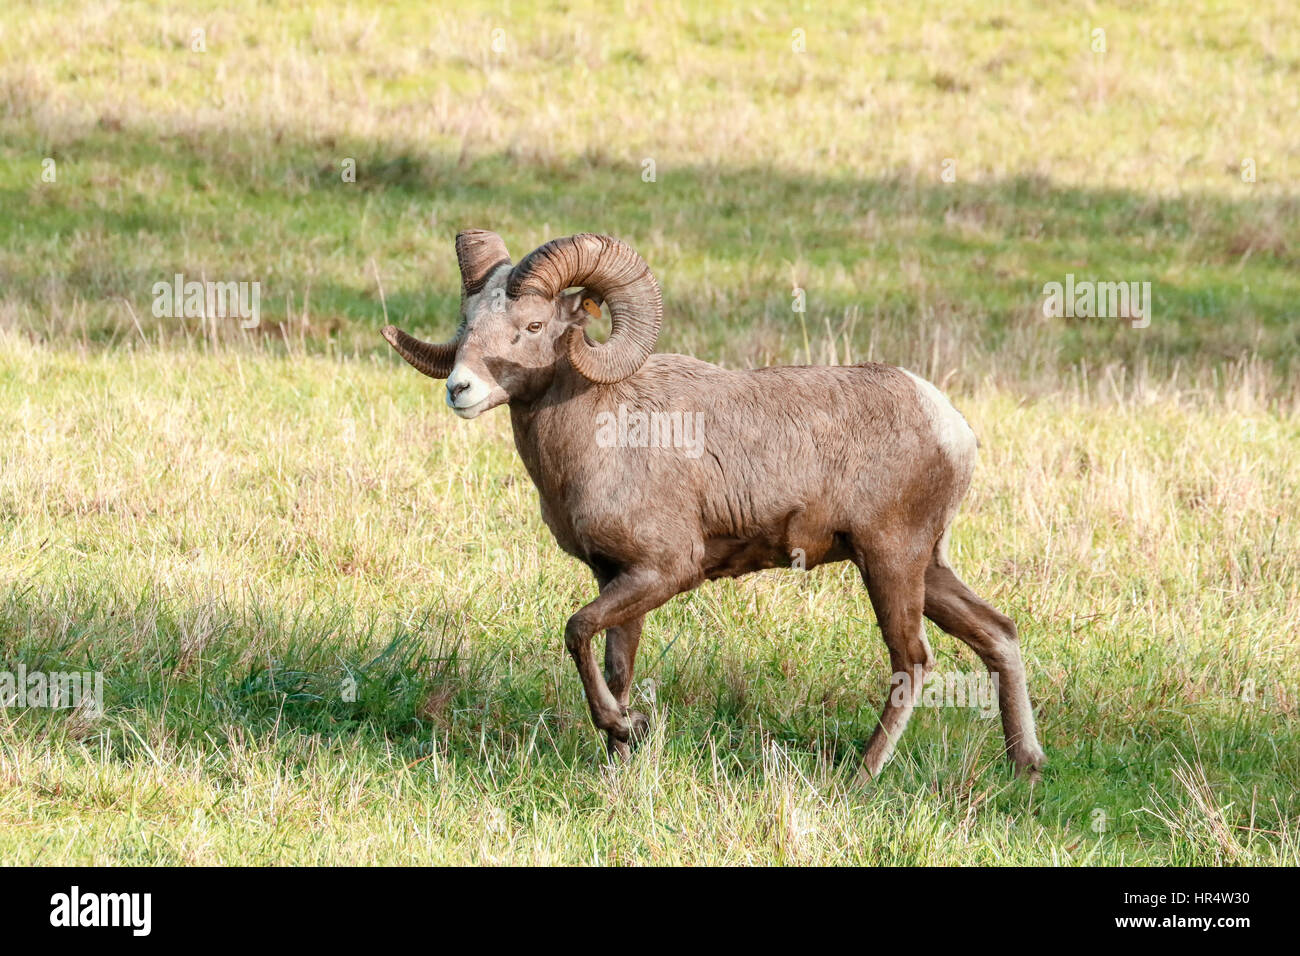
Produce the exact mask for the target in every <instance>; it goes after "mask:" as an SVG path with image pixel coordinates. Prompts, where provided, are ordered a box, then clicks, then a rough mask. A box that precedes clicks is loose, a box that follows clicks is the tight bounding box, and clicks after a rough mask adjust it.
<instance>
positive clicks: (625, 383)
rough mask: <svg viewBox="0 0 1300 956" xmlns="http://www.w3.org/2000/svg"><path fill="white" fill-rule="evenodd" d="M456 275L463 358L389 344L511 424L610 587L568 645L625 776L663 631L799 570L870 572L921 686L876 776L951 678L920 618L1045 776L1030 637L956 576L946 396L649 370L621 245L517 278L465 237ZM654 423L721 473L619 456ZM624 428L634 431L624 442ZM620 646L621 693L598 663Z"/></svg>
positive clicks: (956, 432) (577, 619)
mask: <svg viewBox="0 0 1300 956" xmlns="http://www.w3.org/2000/svg"><path fill="white" fill-rule="evenodd" d="M456 255H457V258H458V260H459V262H460V272H461V281H462V285H461V307H460V327H459V329H458V331H457V333H456V336H455V338H454V339H453V340H452V341H451V342H449V343H446V344H442V345H434V344H430V343H427V342H422V341H420V340H419V339H415V338H412V337H411V336H409V335H407V334H406V333H405V332H402V331H399V330H398V329H396V328H394V327H393V326H388V327H387V328H385V329H384V333H383V334H384V337H385V338H386V339H387V340H388V341H389V343H390V344H391V345H392V346H393V348H395V349H396V350H397V351H398V352H399V353H400V354H401V356H402V357H403V358H404V359H406V361H408V362H409V363H410V364H411V365H413V366H415V368H417V369H419V370H420V371H421V372H423V373H424V374H426V375H429V376H431V377H432V378H436V379H446V380H447V394H446V400H447V404H448V405H450V406H451V408H452V410H453V411H455V413H456V414H457V415H459V416H460V417H461V418H475V417H476V416H478V415H480V414H482V413H483V412H485V411H487V410H488V409H490V408H494V407H496V406H497V405H502V404H508V405H509V406H510V420H511V424H512V426H513V428H514V437H515V446H516V448H518V450H519V455H520V457H521V458H522V459H523V461H524V465H525V466H526V467H527V469H528V473H529V475H531V476H532V479H533V483H534V484H535V485H536V486H537V491H538V494H539V496H540V498H541V507H542V518H543V519H544V520H545V522H546V525H547V527H549V528H550V529H551V532H552V533H553V534H554V535H555V538H556V540H557V541H558V542H559V544H560V547H562V548H563V549H564V550H565V551H567V552H568V553H569V554H571V555H573V556H574V557H576V558H578V559H579V560H580V561H582V562H584V563H585V564H586V565H587V566H588V567H590V568H591V570H592V572H594V574H595V576H596V580H597V582H598V583H599V586H600V596H599V597H597V598H596V599H595V600H594V601H592V602H591V603H590V604H588V605H586V606H585V607H583V608H582V609H580V610H579V611H578V612H577V613H576V614H574V615H573V616H572V617H570V618H569V620H568V624H567V625H566V626H565V629H564V643H565V646H566V648H567V649H568V651H569V653H570V654H571V655H572V657H573V660H574V662H575V664H576V665H577V668H578V674H579V676H580V677H581V678H582V685H583V689H584V690H585V692H586V696H587V702H588V704H589V706H590V708H591V716H592V719H593V720H594V722H595V724H596V726H597V727H598V728H599V729H601V730H604V731H605V732H606V734H607V737H608V745H609V749H610V752H611V755H612V756H621V757H626V756H627V755H628V754H629V752H630V745H631V744H635V743H636V741H637V740H638V739H639V738H640V737H641V736H642V735H643V734H644V733H645V731H646V729H647V727H648V722H647V720H646V718H645V716H644V715H643V714H640V713H637V712H636V711H630V710H628V699H629V693H630V690H631V687H632V670H633V665H634V661H635V659H636V652H637V644H638V642H639V641H640V638H641V625H642V621H643V620H644V617H645V614H646V612H648V611H651V610H653V609H654V608H656V607H659V606H660V605H661V604H663V603H664V602H666V601H667V600H668V599H669V598H671V597H673V595H675V594H680V593H682V592H684V591H689V590H691V589H693V588H695V587H697V586H698V585H699V584H700V583H701V582H703V581H705V580H709V579H712V578H720V577H733V576H736V575H740V574H746V573H748V572H750V571H757V570H760V569H763V568H771V567H776V566H790V565H791V564H792V562H797V561H798V559H800V558H802V562H803V563H804V565H805V566H806V567H808V568H811V567H813V566H815V565H817V564H821V563H825V562H829V561H843V560H849V561H852V562H853V563H854V564H856V565H857V567H858V570H859V571H860V572H861V574H862V579H863V581H864V582H865V584H866V587H867V592H868V594H869V595H870V598H871V603H872V606H873V607H874V608H875V612H876V617H877V620H878V621H879V624H880V629H881V631H882V632H883V634H884V638H885V643H886V645H887V646H888V648H889V660H890V664H891V666H892V669H893V672H894V674H895V681H896V682H898V681H900V680H901V682H902V686H903V691H902V692H901V693H899V692H893V693H890V694H889V695H888V696H887V698H886V701H885V706H884V711H883V713H882V714H881V716H880V722H879V724H878V725H877V727H876V728H875V731H874V732H873V734H872V736H871V739H870V741H869V742H868V744H867V749H866V754H865V765H864V768H863V773H864V774H866V775H870V776H874V775H876V774H878V773H879V772H880V770H881V768H882V767H883V765H884V764H885V762H886V760H888V758H889V756H890V754H891V752H892V750H893V747H894V744H895V743H896V742H897V740H898V738H899V736H900V735H901V734H902V732H903V728H904V727H905V726H906V724H907V721H908V718H909V716H910V715H911V712H912V709H913V707H914V705H915V704H916V702H917V699H918V697H919V696H920V693H921V682H922V681H921V680H917V679H916V677H918V676H919V677H920V678H921V679H922V680H923V679H924V676H925V675H926V674H928V672H929V671H930V669H931V667H932V666H933V663H934V658H933V656H932V654H931V651H930V647H929V644H928V643H927V642H926V639H925V630H924V626H923V624H922V621H921V616H922V615H923V614H924V615H925V616H926V617H928V618H929V619H930V620H932V621H933V622H934V623H935V624H937V625H938V626H939V627H940V628H942V629H943V630H945V631H947V632H948V633H949V634H952V635H954V636H956V637H957V638H959V639H960V640H962V641H964V642H965V643H967V644H969V645H970V646H971V647H972V648H973V649H974V651H975V653H976V654H978V655H979V657H980V658H981V659H982V660H983V661H984V663H985V665H986V666H987V668H988V670H989V671H990V673H991V674H992V675H993V677H994V680H995V681H996V682H997V685H998V697H999V706H1000V708H1001V713H1002V725H1003V730H1004V732H1005V735H1006V748H1007V753H1008V755H1009V756H1010V758H1011V761H1012V762H1013V763H1014V765H1015V766H1016V768H1017V769H1018V770H1020V771H1026V772H1029V773H1031V774H1032V773H1035V772H1036V770H1037V768H1038V767H1039V766H1041V765H1042V763H1043V762H1044V756H1043V751H1042V749H1041V748H1040V747H1039V745H1038V740H1037V738H1036V736H1035V731H1034V717H1033V711H1032V709H1031V707H1030V703H1029V694H1028V691H1027V688H1026V684H1025V673H1024V667H1023V665H1022V664H1021V659H1020V650H1019V642H1018V638H1017V635H1016V627H1015V625H1014V624H1013V623H1012V622H1011V620H1010V619H1009V618H1008V617H1006V616H1005V615H1003V614H1001V613H1000V612H998V611H997V610H995V609H994V608H993V607H991V606H990V605H989V604H987V603H986V602H985V601H984V600H982V599H981V598H980V597H979V596H978V595H976V594H975V593H974V592H973V591H971V590H970V588H968V587H967V586H966V585H965V584H963V583H962V582H961V580H960V579H958V577H957V575H956V574H954V573H953V571H952V568H951V567H950V566H949V564H948V559H947V548H946V544H947V539H948V531H949V525H950V524H951V522H952V520H953V515H954V514H955V512H956V511H957V506H958V504H959V503H960V501H961V499H962V497H963V495H964V494H965V493H966V489H967V487H968V485H969V483H970V478H971V471H972V469H973V467H974V464H975V447H976V442H975V436H974V434H973V433H972V432H971V429H970V427H969V426H968V425H967V424H966V421H965V419H963V418H962V416H961V415H960V414H958V412H957V411H956V410H954V409H953V407H952V405H950V404H949V403H948V400H947V399H946V398H944V396H943V395H942V394H941V393H940V392H939V391H938V389H936V388H935V387H934V386H933V385H931V384H930V383H929V382H926V381H924V380H922V379H920V378H918V377H916V376H915V375H913V374H911V373H910V372H907V371H904V370H903V369H899V368H895V367H893V366H889V365H879V364H872V363H868V364H865V365H857V366H853V367H829V366H825V367H822V366H816V367H802V368H760V369H754V370H752V371H730V370H727V369H723V368H719V367H718V366H716V365H710V364H708V363H707V362H701V361H699V360H698V359H694V358H691V357H689V356H685V355H663V354H658V355H655V354H651V353H652V352H653V351H654V347H655V342H656V339H657V338H658V334H659V327H660V324H661V322H662V319H663V304H662V300H661V297H660V292H659V285H658V283H657V281H656V280H655V277H654V276H653V275H652V274H651V272H650V269H649V267H648V266H647V265H646V263H645V262H644V261H643V260H642V258H641V257H640V256H639V255H637V253H636V252H634V251H633V250H632V249H631V248H630V247H629V246H627V245H625V244H624V243H623V242H620V241H619V240H617V239H612V238H609V237H606V236H599V235H591V234H584V235H577V236H569V237H566V238H562V239H554V240H552V241H550V242H548V243H546V244H545V245H543V246H541V247H540V248H538V249H536V250H534V251H533V252H531V253H530V254H529V255H527V256H525V257H524V259H523V260H522V261H520V262H519V263H518V264H517V265H513V266H512V264H511V261H510V256H509V255H508V254H507V252H506V247H505V243H504V242H503V241H502V240H501V238H500V237H499V236H497V235H496V234H495V233H491V232H487V231H484V230H471V231H467V232H462V233H460V234H459V235H458V236H457V237H456ZM572 289H576V291H567V292H566V290H572ZM602 304H603V305H605V306H606V307H608V309H609V312H610V316H611V322H612V331H611V333H610V336H609V340H608V341H607V342H605V343H604V344H597V343H594V342H593V341H592V340H591V339H590V338H589V337H588V336H587V335H586V332H585V330H584V326H585V324H586V322H587V320H588V318H589V317H590V316H592V315H598V314H599V312H600V306H601V305H602ZM628 409H632V410H633V412H632V413H629V412H628V411H627V410H628ZM646 413H649V416H648V417H654V418H655V419H656V420H658V421H660V422H661V423H665V422H670V421H671V422H673V423H677V422H681V421H683V420H684V416H691V417H692V420H694V421H696V422H697V423H698V425H699V426H700V428H699V431H698V434H697V436H696V438H697V440H698V443H699V445H701V446H702V452H703V453H699V451H698V450H697V452H696V453H695V454H691V453H690V450H689V449H680V448H670V447H663V445H665V444H671V442H662V441H653V442H652V441H645V440H643V439H644V434H643V431H642V428H641V427H638V428H636V429H635V431H636V434H635V435H633V437H632V440H619V439H624V438H626V435H624V434H623V433H624V432H627V431H631V430H633V429H629V428H627V427H626V421H627V419H628V418H629V417H630V415H631V414H640V415H646ZM619 415H621V416H622V421H623V425H621V426H620V428H619V429H616V430H612V429H610V428H609V427H608V426H610V424H611V422H612V420H613V417H614V416H619ZM636 424H637V425H638V426H644V424H645V419H644V418H641V419H638V420H637V421H636ZM665 427H666V426H665ZM602 428H604V429H605V432H606V434H605V436H604V439H605V440H600V436H599V435H598V432H599V431H600V429H602ZM612 431H617V432H618V434H617V435H613V436H612V437H613V439H614V440H611V432H612ZM660 437H663V436H662V434H661V435H660ZM673 437H676V433H673ZM602 630H603V631H605V669H604V673H603V674H602V673H601V670H600V668H599V666H598V665H597V662H596V658H595V656H594V653H593V651H592V646H591V641H592V637H593V636H594V635H595V634H596V633H597V632H598V631H602ZM902 675H906V676H902ZM895 691H897V689H896V688H895Z"/></svg>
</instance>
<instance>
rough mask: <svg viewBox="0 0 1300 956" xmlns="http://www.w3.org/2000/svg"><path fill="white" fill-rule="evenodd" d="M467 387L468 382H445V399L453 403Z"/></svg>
mask: <svg viewBox="0 0 1300 956" xmlns="http://www.w3.org/2000/svg"><path fill="white" fill-rule="evenodd" d="M467 388H469V382H451V381H449V382H447V401H449V402H451V404H453V405H455V404H456V399H457V397H458V396H460V395H461V394H462V393H463V392H464V391H465V390H466V389H467Z"/></svg>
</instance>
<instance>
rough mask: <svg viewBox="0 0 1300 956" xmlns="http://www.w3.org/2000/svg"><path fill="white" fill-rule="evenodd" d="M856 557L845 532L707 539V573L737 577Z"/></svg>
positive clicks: (708, 576) (805, 531)
mask: <svg viewBox="0 0 1300 956" xmlns="http://www.w3.org/2000/svg"><path fill="white" fill-rule="evenodd" d="M850 557H852V554H851V552H850V551H849V546H848V538H847V537H846V535H844V534H843V533H841V532H831V531H826V530H813V529H805V530H801V531H798V532H795V533H794V534H783V535H781V536H778V537H771V536H757V537H751V538H737V537H730V536H725V535H724V536H716V537H711V538H706V539H705V541H704V575H705V577H707V578H710V579H712V578H733V577H736V576H737V575H741V574H748V573H750V572H751V571H762V570H764V569H766V568H793V569H795V570H800V571H804V570H808V569H809V568H815V567H816V566H817V565H819V564H826V563H828V562H831V561H843V560H845V559H847V558H850Z"/></svg>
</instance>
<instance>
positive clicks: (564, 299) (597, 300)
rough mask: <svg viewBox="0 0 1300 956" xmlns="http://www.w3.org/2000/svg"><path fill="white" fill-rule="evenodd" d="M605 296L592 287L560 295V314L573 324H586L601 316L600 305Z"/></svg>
mask: <svg viewBox="0 0 1300 956" xmlns="http://www.w3.org/2000/svg"><path fill="white" fill-rule="evenodd" d="M604 301H605V300H604V297H603V296H601V294H600V293H599V292H593V291H592V290H591V289H577V290H576V291H574V292H566V293H564V295H562V296H560V315H561V316H562V317H563V318H564V319H565V321H567V322H569V323H570V324H572V325H579V326H581V325H586V324H587V323H588V322H590V321H591V320H592V319H598V318H600V305H601V303H602V302H604Z"/></svg>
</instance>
